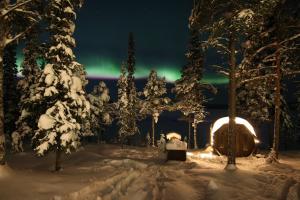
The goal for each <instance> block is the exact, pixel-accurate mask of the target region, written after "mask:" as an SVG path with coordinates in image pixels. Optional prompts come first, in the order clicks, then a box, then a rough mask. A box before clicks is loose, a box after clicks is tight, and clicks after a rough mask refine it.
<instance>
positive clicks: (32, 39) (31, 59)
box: [12, 26, 41, 151]
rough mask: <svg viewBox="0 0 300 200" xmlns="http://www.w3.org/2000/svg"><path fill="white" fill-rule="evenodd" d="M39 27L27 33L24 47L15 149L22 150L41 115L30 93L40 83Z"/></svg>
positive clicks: (13, 136) (19, 85) (14, 134)
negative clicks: (25, 137)
mask: <svg viewBox="0 0 300 200" xmlns="http://www.w3.org/2000/svg"><path fill="white" fill-rule="evenodd" d="M38 49H39V41H38V28H37V26H34V27H33V29H31V31H30V32H29V33H28V35H27V41H26V44H25V48H24V49H23V53H24V61H23V63H22V65H21V72H22V76H23V77H22V78H21V80H19V82H18V89H19V90H20V91H22V93H21V96H20V103H19V108H20V110H21V115H20V116H19V119H18V120H17V121H16V127H17V130H16V131H15V132H14V133H13V135H12V138H13V141H12V144H13V148H14V150H15V151H22V150H23V147H22V138H23V137H24V136H26V135H28V136H29V135H30V136H32V134H33V130H36V129H37V120H38V117H39V114H41V113H39V112H37V110H39V108H38V106H39V105H38V104H34V103H33V102H32V101H31V99H30V93H31V91H32V90H34V89H35V87H36V85H37V84H38V81H39V80H38V77H39V76H40V73H41V70H40V69H39V66H38V64H37V60H38V58H39V56H40V55H39V54H40V53H39V51H38Z"/></svg>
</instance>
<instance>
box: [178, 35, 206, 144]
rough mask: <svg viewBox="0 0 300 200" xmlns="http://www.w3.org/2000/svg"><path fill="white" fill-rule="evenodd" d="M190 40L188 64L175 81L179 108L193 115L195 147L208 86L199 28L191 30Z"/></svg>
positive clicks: (187, 55)
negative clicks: (205, 90)
mask: <svg viewBox="0 0 300 200" xmlns="http://www.w3.org/2000/svg"><path fill="white" fill-rule="evenodd" d="M190 36H191V37H190V42H189V46H188V51H187V53H186V59H187V61H188V62H187V64H186V65H185V66H184V67H183V69H182V72H181V78H180V79H179V80H177V81H176V82H175V88H174V91H175V94H176V101H177V102H176V103H175V106H176V108H177V110H179V111H181V112H182V113H183V114H184V115H185V116H190V115H192V117H193V124H192V126H193V128H194V148H195V149H196V148H198V145H197V125H198V123H199V122H201V121H202V120H203V119H204V117H205V111H204V105H203V103H204V101H205V97H204V95H203V90H204V89H205V88H206V87H207V85H206V84H204V83H201V79H202V76H203V67H204V66H203V52H202V49H201V44H200V40H199V32H198V30H195V29H191V30H190Z"/></svg>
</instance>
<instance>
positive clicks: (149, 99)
mask: <svg viewBox="0 0 300 200" xmlns="http://www.w3.org/2000/svg"><path fill="white" fill-rule="evenodd" d="M166 93H167V89H166V80H165V78H160V77H158V76H157V73H156V71H154V70H151V72H150V74H149V78H148V81H147V84H146V86H145V88H144V91H143V95H144V97H145V101H144V104H143V106H142V109H141V111H140V112H145V113H146V114H148V115H150V116H151V117H152V133H151V144H152V146H154V145H155V124H156V123H157V122H158V118H159V115H160V114H161V112H162V111H163V110H164V109H165V108H164V107H165V105H166V104H168V103H169V101H170V100H169V98H167V97H164V95H165V94H166Z"/></svg>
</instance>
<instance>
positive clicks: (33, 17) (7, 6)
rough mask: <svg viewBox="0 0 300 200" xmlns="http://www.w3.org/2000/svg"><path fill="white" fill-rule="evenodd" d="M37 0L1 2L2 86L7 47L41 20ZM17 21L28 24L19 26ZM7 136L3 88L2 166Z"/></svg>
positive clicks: (0, 109)
mask: <svg viewBox="0 0 300 200" xmlns="http://www.w3.org/2000/svg"><path fill="white" fill-rule="evenodd" d="M30 3H32V4H33V5H35V4H36V3H37V1H35V0H27V1H25V0H20V1H17V2H14V3H11V2H10V1H8V0H4V1H0V10H1V12H0V85H3V55H4V49H5V48H6V46H8V45H10V44H13V43H14V42H16V41H18V40H19V39H22V37H24V35H25V33H26V32H28V31H29V30H30V28H31V26H32V25H33V24H35V23H37V21H38V20H39V19H40V13H38V11H37V10H35V9H34V7H31V6H28V7H26V5H27V4H30ZM17 19H22V21H23V20H24V21H26V22H27V23H22V24H19V23H17V21H18V20H17ZM4 143H5V136H4V102H3V88H2V87H1V88H0V164H1V165H5V163H6V162H5V146H4Z"/></svg>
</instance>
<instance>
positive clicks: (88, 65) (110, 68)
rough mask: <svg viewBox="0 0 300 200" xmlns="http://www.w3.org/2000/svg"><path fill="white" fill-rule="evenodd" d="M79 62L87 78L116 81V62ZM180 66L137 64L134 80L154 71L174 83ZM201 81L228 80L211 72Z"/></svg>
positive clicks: (93, 59) (102, 58)
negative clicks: (83, 67)
mask: <svg viewBox="0 0 300 200" xmlns="http://www.w3.org/2000/svg"><path fill="white" fill-rule="evenodd" d="M22 59H23V56H21V55H18V59H17V64H18V66H19V72H20V65H21V62H22ZM79 62H80V63H81V64H83V65H84V66H85V69H86V71H87V74H88V77H89V78H99V79H101V78H104V79H106V78H107V79H117V78H118V77H119V76H120V66H121V62H120V63H119V62H118V61H117V60H114V59H111V58H104V57H97V56H94V57H89V58H81V59H79ZM180 68H181V67H180V65H176V64H156V65H153V68H152V67H150V66H149V67H148V65H146V64H143V63H139V62H137V64H136V72H135V77H136V78H146V77H148V75H149V73H150V70H151V69H155V70H156V71H157V73H158V74H159V75H160V76H164V77H165V78H166V80H167V81H168V82H174V81H175V80H177V79H179V78H180V70H178V69H180ZM203 81H204V82H206V83H210V84H227V83H228V79H227V78H226V77H224V76H222V75H218V74H215V73H212V72H209V73H204V77H203Z"/></svg>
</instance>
